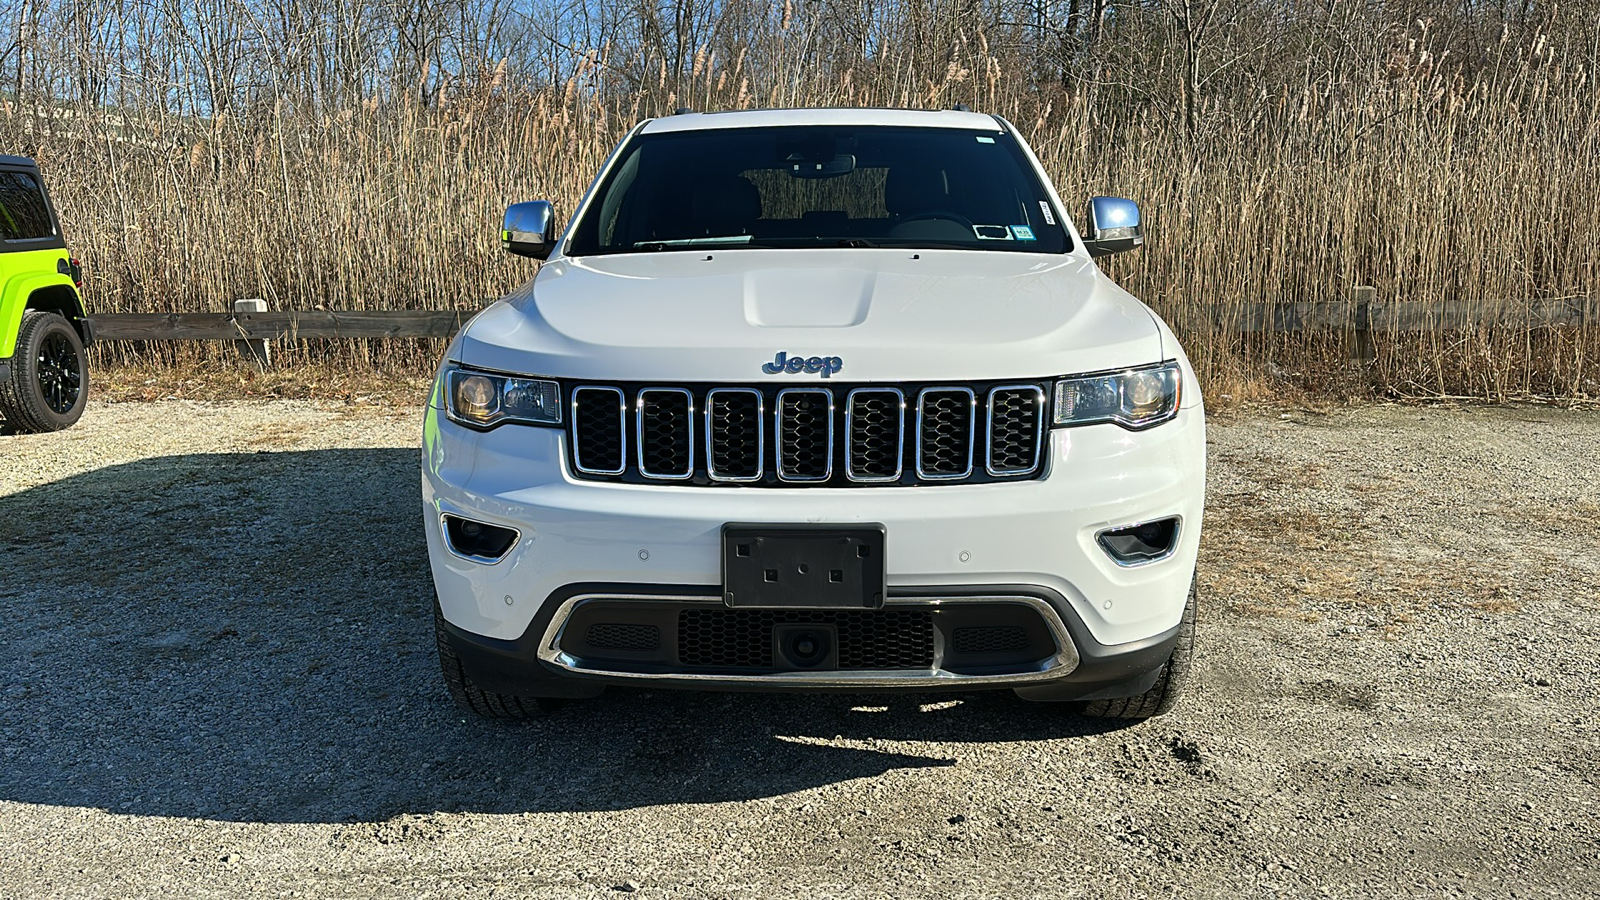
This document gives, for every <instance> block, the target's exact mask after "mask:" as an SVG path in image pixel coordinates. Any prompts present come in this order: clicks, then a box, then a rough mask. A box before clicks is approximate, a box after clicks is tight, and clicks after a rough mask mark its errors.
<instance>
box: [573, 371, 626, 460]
mask: <svg viewBox="0 0 1600 900" xmlns="http://www.w3.org/2000/svg"><path fill="white" fill-rule="evenodd" d="M627 420H628V402H627V400H626V399H625V398H624V397H623V395H622V391H620V390H618V389H616V388H614V387H597V386H592V385H585V386H583V387H577V388H573V389H572V458H573V466H574V467H575V468H576V469H577V470H578V471H579V472H582V473H584V474H585V475H621V474H622V471H623V469H624V466H625V463H626V461H627V458H628V429H627Z"/></svg>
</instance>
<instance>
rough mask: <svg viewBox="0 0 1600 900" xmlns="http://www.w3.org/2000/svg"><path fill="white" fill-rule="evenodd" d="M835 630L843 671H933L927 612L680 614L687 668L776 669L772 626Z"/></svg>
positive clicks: (708, 611)
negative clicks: (811, 626) (796, 625)
mask: <svg viewBox="0 0 1600 900" xmlns="http://www.w3.org/2000/svg"><path fill="white" fill-rule="evenodd" d="M780 623H782V624H787V623H796V624H808V625H832V626H834V627H835V628H837V629H838V632H839V668H841V669H927V668H931V667H932V666H933V616H932V614H931V613H929V612H928V611H926V610H911V609H885V610H860V611H856V610H839V611H834V610H768V609H690V610H684V611H683V612H680V613H679V614H678V660H679V662H681V663H683V665H685V666H701V667H719V668H720V667H736V668H751V669H770V668H772V626H774V625H778V624H780Z"/></svg>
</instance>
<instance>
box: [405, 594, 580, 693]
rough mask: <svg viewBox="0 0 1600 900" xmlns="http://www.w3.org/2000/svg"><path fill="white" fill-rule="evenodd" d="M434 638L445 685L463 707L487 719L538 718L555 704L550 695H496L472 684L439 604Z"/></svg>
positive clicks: (435, 611)
mask: <svg viewBox="0 0 1600 900" xmlns="http://www.w3.org/2000/svg"><path fill="white" fill-rule="evenodd" d="M433 640H434V645H435V646H436V647H437V648H438V650H439V671H440V672H441V673H442V674H443V675H444V684H445V687H446V688H448V689H449V691H450V696H451V698H453V699H454V700H455V701H456V703H457V705H459V706H461V707H462V708H463V709H468V710H471V711H472V712H474V713H477V714H478V715H480V716H483V717H484V718H486V719H538V718H542V717H543V716H544V715H545V714H546V713H549V712H551V711H553V710H554V709H555V708H556V706H557V705H558V701H556V700H554V699H551V698H549V697H518V696H515V695H513V694H497V693H495V692H493V691H486V690H484V689H483V688H480V687H478V686H477V685H476V684H473V683H472V679H471V678H468V677H467V671H466V668H465V667H463V666H462V665H461V659H460V657H458V656H456V651H455V648H454V647H451V646H450V638H449V635H447V634H446V633H445V630H444V615H443V614H441V613H440V612H439V607H438V604H435V605H434V607H433Z"/></svg>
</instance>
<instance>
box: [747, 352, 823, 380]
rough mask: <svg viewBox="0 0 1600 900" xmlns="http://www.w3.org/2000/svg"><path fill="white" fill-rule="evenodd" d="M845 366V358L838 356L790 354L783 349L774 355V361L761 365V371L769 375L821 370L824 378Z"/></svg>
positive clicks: (797, 373)
mask: <svg viewBox="0 0 1600 900" xmlns="http://www.w3.org/2000/svg"><path fill="white" fill-rule="evenodd" d="M843 368H844V360H842V359H840V358H839V357H837V356H811V357H804V356H790V355H789V354H787V353H784V352H783V351H782V350H779V351H778V355H777V356H775V357H773V360H772V362H769V363H765V364H763V365H762V366H761V371H763V372H765V373H767V374H768V375H777V374H780V373H782V372H788V373H789V374H790V375H799V374H800V373H801V372H812V373H816V372H821V373H822V377H823V378H831V377H832V376H833V375H835V374H837V373H838V371H839V370H840V369H843Z"/></svg>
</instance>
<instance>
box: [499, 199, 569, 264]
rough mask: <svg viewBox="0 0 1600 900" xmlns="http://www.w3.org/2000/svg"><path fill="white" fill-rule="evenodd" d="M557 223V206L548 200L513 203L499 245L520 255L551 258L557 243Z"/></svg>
mask: <svg viewBox="0 0 1600 900" xmlns="http://www.w3.org/2000/svg"><path fill="white" fill-rule="evenodd" d="M555 222H556V211H555V207H553V206H551V205H550V201H548V200H535V201H533V202H532V203H513V204H511V206H509V207H507V208H506V218H505V222H504V223H503V224H502V225H501V226H500V246H502V247H504V248H505V250H506V252H507V253H515V254H516V255H518V256H531V257H533V258H534V259H549V258H550V251H551V250H554V249H555V246H556V238H557V235H556V233H555Z"/></svg>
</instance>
